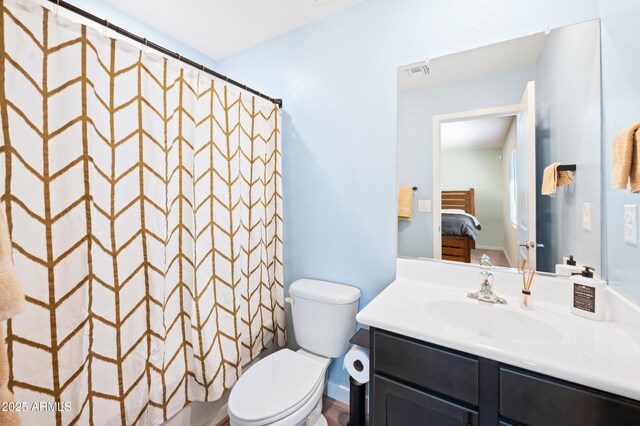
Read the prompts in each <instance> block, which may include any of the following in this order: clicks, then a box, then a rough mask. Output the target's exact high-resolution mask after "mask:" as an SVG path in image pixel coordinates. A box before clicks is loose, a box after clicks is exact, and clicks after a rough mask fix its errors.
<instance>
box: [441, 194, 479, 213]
mask: <svg viewBox="0 0 640 426" xmlns="http://www.w3.org/2000/svg"><path fill="white" fill-rule="evenodd" d="M475 200H476V197H475V195H474V191H473V188H470V189H469V190H468V191H442V208H443V209H462V210H464V211H465V212H467V213H469V214H471V215H474V216H475V215H476V201H475Z"/></svg>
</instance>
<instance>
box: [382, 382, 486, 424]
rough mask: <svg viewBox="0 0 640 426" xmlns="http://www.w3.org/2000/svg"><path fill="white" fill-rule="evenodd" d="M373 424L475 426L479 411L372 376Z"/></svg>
mask: <svg viewBox="0 0 640 426" xmlns="http://www.w3.org/2000/svg"><path fill="white" fill-rule="evenodd" d="M373 386H374V388H375V389H376V390H375V393H374V394H375V397H374V398H375V401H374V405H373V407H374V408H373V409H374V413H373V419H374V426H407V425H424V426H430V425H434V426H476V425H477V424H478V413H477V412H476V411H474V410H470V409H468V408H466V407H463V406H460V405H456V404H454V403H452V402H449V401H446V400H444V399H441V398H438V397H436V396H434V395H430V394H428V393H426V392H421V391H419V390H416V389H413V388H411V387H409V386H406V385H403V384H401V383H397V382H394V381H393V380H389V379H386V378H384V377H380V376H378V375H374V376H373Z"/></svg>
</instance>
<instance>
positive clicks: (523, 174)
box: [516, 81, 537, 270]
mask: <svg viewBox="0 0 640 426" xmlns="http://www.w3.org/2000/svg"><path fill="white" fill-rule="evenodd" d="M535 90H536V86H535V82H533V81H530V82H529V83H527V87H526V89H525V91H524V95H523V96H522V101H521V103H520V106H521V109H520V111H519V112H518V117H517V120H518V142H517V148H516V176H517V188H518V202H517V205H518V218H517V223H518V244H519V246H520V247H519V252H520V256H521V257H522V258H523V259H527V268H528V269H531V270H535V269H536V248H537V243H536V179H535V176H536V174H535V170H536V94H535Z"/></svg>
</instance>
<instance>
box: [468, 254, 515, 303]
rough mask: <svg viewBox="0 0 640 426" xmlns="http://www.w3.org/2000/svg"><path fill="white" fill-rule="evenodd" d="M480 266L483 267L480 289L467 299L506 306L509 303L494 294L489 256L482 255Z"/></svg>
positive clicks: (470, 294)
mask: <svg viewBox="0 0 640 426" xmlns="http://www.w3.org/2000/svg"><path fill="white" fill-rule="evenodd" d="M480 266H481V267H482V271H480V289H479V290H478V291H475V292H473V293H469V294H467V297H469V298H471V299H476V300H479V301H481V302H487V303H498V304H500V305H506V304H507V301H506V300H505V299H503V298H502V297H499V296H498V295H497V294H495V293H494V292H493V274H492V273H491V271H490V270H489V269H490V268H491V266H492V265H491V259H489V256H487V255H486V254H483V255H482V258H481V259H480Z"/></svg>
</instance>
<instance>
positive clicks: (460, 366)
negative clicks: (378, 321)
mask: <svg viewBox="0 0 640 426" xmlns="http://www.w3.org/2000/svg"><path fill="white" fill-rule="evenodd" d="M373 338H374V344H373V348H374V354H373V368H374V370H376V371H380V372H382V373H385V374H388V375H391V376H394V377H397V378H399V379H402V380H405V381H407V382H410V383H414V384H416V385H419V386H421V387H424V388H426V389H429V390H432V391H434V392H438V393H440V394H443V395H446V396H447V397H451V398H454V399H457V400H459V401H463V402H466V403H468V404H471V405H476V406H477V405H478V360H477V359H474V358H471V357H467V356H464V355H458V354H456V353H452V352H447V351H444V350H441V349H438V348H435V347H433V346H429V345H425V344H422V343H418V342H414V341H411V340H407V339H403V338H399V337H395V336H393V335H390V334H387V333H384V332H380V331H378V330H376V331H375V334H374V337H373Z"/></svg>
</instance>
